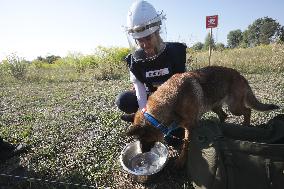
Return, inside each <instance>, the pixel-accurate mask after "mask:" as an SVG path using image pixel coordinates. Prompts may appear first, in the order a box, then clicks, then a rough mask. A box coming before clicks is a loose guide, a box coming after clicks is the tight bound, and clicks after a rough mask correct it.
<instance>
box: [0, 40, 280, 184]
mask: <svg viewBox="0 0 284 189" xmlns="http://www.w3.org/2000/svg"><path fill="white" fill-rule="evenodd" d="M259 48H260V49H258V48H257V49H255V51H253V50H251V49H248V50H247V52H246V51H245V50H243V49H237V50H232V51H225V52H218V53H220V54H218V53H216V54H214V55H213V56H214V57H215V58H214V59H213V62H214V64H217V63H218V62H219V63H222V65H226V66H228V67H234V66H236V68H237V69H239V70H240V71H242V72H243V74H244V75H245V77H246V78H247V79H248V80H249V82H250V84H251V86H252V88H253V90H254V91H255V93H256V96H257V97H259V98H260V99H261V100H262V101H263V102H267V103H268V102H269V103H276V104H279V105H282V107H283V104H284V98H283V96H284V90H283V89H284V72H283V65H284V63H283V54H280V53H279V54H277V53H278V52H279V51H280V50H279V49H274V50H271V49H273V48H275V47H274V46H272V47H259ZM262 48H263V49H262ZM261 50H263V51H264V52H263V53H260V52H259V51H261ZM282 50H283V49H282ZM236 52H239V53H248V55H247V58H249V57H250V60H251V61H252V60H254V61H255V60H257V61H256V62H251V63H250V64H253V65H250V64H248V63H247V62H245V61H244V60H242V61H240V62H239V63H238V65H236V63H234V62H235V59H236V57H235V56H233V54H235V53H236ZM254 52H255V53H256V54H253V53H254ZM268 52H270V54H266V53H268ZM221 53H224V54H223V55H222V54H221ZM249 53H251V55H249ZM262 54H263V56H269V57H278V58H277V61H278V62H277V61H276V60H275V61H276V63H275V61H272V60H274V59H273V58H265V57H260V56H261V55H262ZM194 56H196V57H198V61H199V60H201V59H202V58H201V57H203V56H205V55H203V56H202V53H201V54H195V55H194ZM253 56H256V57H258V58H255V59H254V58H252V57H253ZM217 57H219V58H217ZM237 57H239V58H244V59H245V57H244V55H239V56H237ZM222 58H223V59H222ZM203 59H204V60H205V57H203ZM225 60H226V61H225ZM264 60H265V61H264ZM259 61H260V62H259ZM267 61H268V62H269V65H268V66H267V65H266V62H267ZM258 64H260V66H259V65H258ZM197 65H198V66H203V65H205V64H204V63H203V64H201V63H199V62H197ZM197 65H196V63H192V64H191V65H189V68H190V69H192V68H195V67H198V66H197ZM118 67H119V69H121V70H122V69H125V67H123V66H122V65H120V66H118ZM259 67H260V69H258V68H259ZM262 67H264V68H262ZM69 68H70V67H69ZM40 70H41V71H42V74H40V75H39V76H38V77H39V78H40V79H39V78H38V79H28V78H32V77H31V75H32V74H30V75H27V77H26V79H24V80H16V79H14V78H13V77H12V76H8V75H7V74H5V75H4V74H2V75H1V82H0V86H1V90H0V99H1V101H0V136H1V137H3V138H4V139H5V140H7V141H9V142H11V143H19V142H25V143H27V144H28V145H29V146H30V147H31V150H30V151H29V152H28V153H26V154H23V155H21V156H20V157H15V158H13V159H11V160H9V161H8V162H6V164H2V165H0V173H3V172H4V173H6V174H24V175H29V176H32V177H36V178H45V179H50V180H56V181H64V182H73V183H82V184H88V185H94V186H95V185H97V186H98V187H100V188H107V187H110V188H137V189H138V188H141V189H144V188H191V185H190V181H189V180H188V179H187V178H186V176H185V175H184V173H183V172H176V171H174V170H167V171H166V172H165V173H164V175H163V176H161V178H160V180H159V181H160V182H158V183H153V184H148V185H143V184H138V183H135V182H132V180H131V179H130V178H129V175H127V174H125V173H124V172H123V171H122V170H121V167H120V165H119V162H118V157H119V154H120V151H121V150H122V148H123V147H124V146H125V144H126V143H127V142H129V141H130V140H131V139H129V138H127V137H126V136H125V135H124V132H125V131H126V129H127V127H128V125H129V124H127V123H125V122H123V121H121V120H120V119H119V116H120V115H121V112H120V111H119V110H118V109H117V108H116V106H115V98H116V96H117V95H118V94H119V93H120V92H122V91H124V90H126V89H129V88H130V87H131V85H130V83H129V81H128V73H127V71H124V72H121V71H120V77H118V78H117V77H114V78H112V77H94V76H93V73H95V71H96V73H99V70H98V69H97V70H94V69H89V68H88V69H87V70H85V72H83V73H78V72H76V71H74V70H72V69H71V70H70V69H63V68H62V67H60V68H58V69H56V68H45V69H40ZM44 70H46V71H44ZM0 73H1V72H0ZM2 73H3V72H2ZM28 73H31V70H29V72H28ZM62 73H69V74H70V75H72V77H70V76H68V75H65V77H62ZM33 74H35V72H33ZM48 74H49V76H46V75H48ZM44 75H45V76H46V77H45V76H44ZM102 75H103V74H102ZM52 76H53V77H54V78H53V79H50V78H51V77H52ZM60 78H61V79H60ZM70 78H73V79H70ZM279 113H284V112H283V109H282V110H279V111H273V112H267V113H264V112H256V111H253V114H252V123H253V124H260V123H265V122H267V121H268V120H269V119H270V118H272V117H274V116H275V115H276V114H279ZM206 116H207V117H211V116H215V115H213V114H208V115H206ZM230 121H232V122H237V123H238V122H240V121H241V119H240V118H236V117H234V118H233V119H230ZM0 181H1V177H0ZM5 181H6V182H9V183H10V184H11V186H13V180H9V179H8V180H5ZM19 182H20V186H22V188H39V185H40V184H39V183H32V184H31V186H30V183H29V182H26V181H19ZM60 187H61V188H66V187H64V186H60ZM60 187H59V186H58V187H56V186H55V185H52V184H51V185H49V184H43V185H42V186H41V187H40V188H60ZM14 188H17V187H16V186H15V185H14ZM70 188H72V187H70ZM75 188H80V187H75ZM82 188H83V187H82Z"/></svg>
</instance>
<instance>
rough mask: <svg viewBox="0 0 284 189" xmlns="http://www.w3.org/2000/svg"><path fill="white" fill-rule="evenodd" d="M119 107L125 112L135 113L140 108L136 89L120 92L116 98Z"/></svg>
mask: <svg viewBox="0 0 284 189" xmlns="http://www.w3.org/2000/svg"><path fill="white" fill-rule="evenodd" d="M115 103H116V105H117V107H118V108H119V109H120V110H121V111H123V112H125V113H128V114H130V113H134V112H136V111H137V110H138V102H137V97H136V94H135V91H125V92H122V93H120V94H119V95H118V96H117V97H116V100H115Z"/></svg>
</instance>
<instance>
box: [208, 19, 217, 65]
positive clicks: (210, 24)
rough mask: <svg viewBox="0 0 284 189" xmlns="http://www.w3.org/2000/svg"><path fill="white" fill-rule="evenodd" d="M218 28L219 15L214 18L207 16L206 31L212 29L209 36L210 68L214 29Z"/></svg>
mask: <svg viewBox="0 0 284 189" xmlns="http://www.w3.org/2000/svg"><path fill="white" fill-rule="evenodd" d="M217 26H218V15H213V16H206V29H207V28H210V35H209V40H210V41H209V66H210V65H211V63H210V61H211V52H212V47H211V43H212V28H216V27H217Z"/></svg>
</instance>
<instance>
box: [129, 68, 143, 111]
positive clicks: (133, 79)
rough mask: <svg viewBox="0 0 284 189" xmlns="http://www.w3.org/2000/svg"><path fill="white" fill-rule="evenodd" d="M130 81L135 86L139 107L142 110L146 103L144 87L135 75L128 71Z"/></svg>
mask: <svg viewBox="0 0 284 189" xmlns="http://www.w3.org/2000/svg"><path fill="white" fill-rule="evenodd" d="M130 81H131V82H132V83H133V85H134V88H135V92H136V97H137V102H138V105H139V109H140V110H142V109H143V108H145V107H146V103H147V93H146V87H145V85H144V84H143V83H142V82H141V81H139V80H138V79H137V78H136V77H135V75H134V74H133V73H132V72H130Z"/></svg>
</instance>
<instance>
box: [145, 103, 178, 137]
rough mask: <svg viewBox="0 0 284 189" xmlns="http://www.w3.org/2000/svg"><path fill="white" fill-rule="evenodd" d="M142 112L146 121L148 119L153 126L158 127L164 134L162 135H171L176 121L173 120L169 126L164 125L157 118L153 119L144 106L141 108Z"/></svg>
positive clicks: (176, 126)
mask: <svg viewBox="0 0 284 189" xmlns="http://www.w3.org/2000/svg"><path fill="white" fill-rule="evenodd" d="M142 113H143V115H144V117H145V118H146V120H147V121H149V122H150V123H151V124H152V125H153V126H154V127H156V128H158V129H159V130H160V131H162V133H163V134H164V137H166V136H172V135H170V133H171V132H172V131H173V130H175V129H177V128H178V125H177V124H176V122H173V123H172V124H171V125H170V127H166V126H164V125H163V124H162V123H160V122H159V121H158V120H157V119H155V118H154V117H153V116H152V115H151V114H149V113H148V112H147V111H146V109H145V108H143V109H142Z"/></svg>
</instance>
